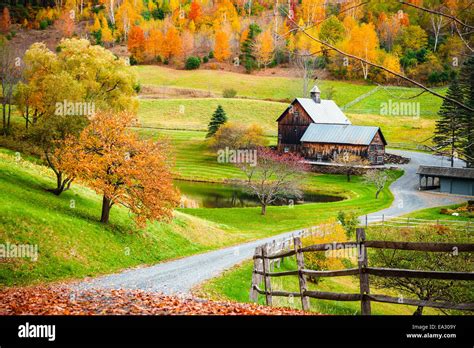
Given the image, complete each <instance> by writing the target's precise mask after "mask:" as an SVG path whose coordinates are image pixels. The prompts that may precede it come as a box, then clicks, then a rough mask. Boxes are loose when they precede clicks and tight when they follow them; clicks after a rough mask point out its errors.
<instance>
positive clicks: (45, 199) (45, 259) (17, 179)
mask: <svg viewBox="0 0 474 348" xmlns="http://www.w3.org/2000/svg"><path fill="white" fill-rule="evenodd" d="M53 186H54V181H53V177H52V175H51V172H50V170H49V169H47V168H46V167H43V166H41V165H36V164H33V163H31V162H29V161H27V160H21V161H16V160H15V157H14V156H13V154H12V153H11V152H9V151H6V150H1V152H0V211H1V214H0V244H5V243H7V242H8V243H10V244H24V243H28V244H37V245H38V248H39V258H38V261H37V262H30V261H29V260H27V259H15V260H14V261H12V262H2V263H1V266H0V285H17V284H27V283H34V282H38V281H41V282H47V281H53V280H59V279H68V278H80V277H85V276H93V275H98V274H102V273H111V272H114V271H117V270H119V269H123V268H126V267H132V266H137V265H141V264H152V263H157V262H161V261H164V260H168V259H172V258H177V257H182V256H186V255H190V254H194V253H197V252H203V251H206V250H211V249H216V248H220V247H223V246H228V245H231V244H235V243H238V242H243V241H245V240H248V239H254V238H255V237H256V235H255V236H252V233H251V232H250V233H247V234H246V235H243V234H239V233H235V232H227V231H225V230H223V229H222V228H220V227H219V226H218V225H217V224H214V223H212V222H209V221H203V220H201V219H199V218H196V217H193V216H190V215H186V214H183V213H180V212H177V213H176V216H175V218H174V220H173V221H172V222H171V223H154V224H151V225H149V226H148V227H147V228H146V229H144V230H138V229H137V228H136V227H135V225H134V223H133V222H132V220H131V217H130V215H129V213H128V210H126V209H125V208H121V207H114V208H113V209H112V211H111V224H110V225H108V226H105V225H103V224H101V223H99V218H100V209H101V198H100V197H98V196H97V195H96V194H95V193H94V192H92V191H91V190H89V189H87V188H85V187H82V186H80V185H79V184H77V183H75V184H73V186H72V189H71V190H70V191H66V192H64V193H63V194H62V195H61V196H59V197H57V196H55V195H53V194H52V193H50V192H47V191H46V189H47V188H51V187H53Z"/></svg>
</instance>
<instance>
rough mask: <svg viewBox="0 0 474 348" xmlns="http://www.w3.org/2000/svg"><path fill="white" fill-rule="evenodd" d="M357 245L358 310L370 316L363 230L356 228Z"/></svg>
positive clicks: (366, 259) (366, 258)
mask: <svg viewBox="0 0 474 348" xmlns="http://www.w3.org/2000/svg"><path fill="white" fill-rule="evenodd" d="M356 236H357V244H358V246H359V247H358V248H357V250H358V255H357V259H358V263H359V275H360V294H361V296H362V298H361V301H360V308H361V312H362V315H370V314H371V310H370V300H369V299H367V297H366V295H368V294H370V286H369V275H368V274H367V273H366V268H367V266H368V257H367V248H366V247H365V230H364V229H363V228H358V229H357V230H356Z"/></svg>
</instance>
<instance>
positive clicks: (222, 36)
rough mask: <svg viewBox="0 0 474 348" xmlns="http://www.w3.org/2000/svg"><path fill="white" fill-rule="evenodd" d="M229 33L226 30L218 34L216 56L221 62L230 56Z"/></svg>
mask: <svg viewBox="0 0 474 348" xmlns="http://www.w3.org/2000/svg"><path fill="white" fill-rule="evenodd" d="M230 54H231V52H230V45H229V35H228V34H227V33H226V32H225V31H219V32H218V33H217V34H216V42H215V46H214V57H216V59H217V60H218V61H219V62H223V61H225V60H227V59H229V57H230Z"/></svg>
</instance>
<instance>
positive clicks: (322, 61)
mask: <svg viewBox="0 0 474 348" xmlns="http://www.w3.org/2000/svg"><path fill="white" fill-rule="evenodd" d="M471 5H472V4H471V3H470V2H469V1H467V0H460V1H454V0H409V1H406V2H404V1H396V0H390V1H380V0H374V1H363V0H346V1H331V0H289V1H288V2H286V1H279V0H255V1H246V0H94V1H88V0H81V1H78V0H77V1H76V0H55V1H1V2H0V9H1V11H2V17H1V22H0V31H1V33H2V34H3V36H4V37H5V38H6V39H7V40H13V39H14V37H15V35H16V34H17V32H18V31H24V30H46V29H48V28H49V27H51V28H55V29H56V30H58V31H59V32H60V33H61V36H62V37H72V36H82V37H84V36H87V38H89V39H91V40H92V41H93V42H94V43H95V44H98V45H102V46H104V47H106V48H110V49H113V48H114V47H116V46H126V47H127V48H128V52H129V55H130V63H131V64H166V65H170V66H174V67H177V68H183V67H186V68H188V69H194V68H198V67H199V66H200V64H201V63H209V64H208V67H209V68H211V69H213V68H214V69H215V68H217V67H219V66H221V65H223V64H224V65H225V64H227V66H229V67H232V66H239V67H243V69H244V70H245V71H246V72H248V73H250V72H252V71H254V70H257V69H266V68H268V67H276V66H280V67H297V68H299V69H298V70H299V71H301V74H302V75H303V77H304V75H305V74H308V73H310V72H311V70H314V69H325V70H326V71H327V72H328V73H329V74H330V76H332V78H335V79H368V80H371V81H375V82H378V83H399V82H403V81H399V79H398V78H397V77H396V76H394V75H392V74H390V73H388V72H387V71H384V70H382V69H379V68H377V67H374V66H371V65H368V64H365V63H363V62H361V61H358V60H356V59H353V58H349V57H347V56H345V55H342V54H340V53H338V52H337V50H335V49H331V48H330V47H328V46H327V45H326V44H329V45H332V46H333V47H335V48H337V49H338V50H341V51H343V52H345V53H348V54H350V55H354V56H357V57H360V58H363V59H365V60H367V61H369V62H372V63H374V64H377V65H381V66H383V67H386V68H388V69H390V70H391V71H395V72H397V73H401V74H403V75H406V76H408V77H409V78H412V79H415V80H417V81H420V82H422V83H425V84H429V85H443V84H446V83H447V82H448V81H450V80H451V79H452V78H453V77H454V76H455V75H456V72H457V70H458V68H459V67H460V66H461V65H462V63H463V61H464V60H465V59H466V57H467V56H468V54H469V53H471V52H472V49H471V47H472V45H473V43H472V38H471V35H470V32H471V31H472V27H471V26H469V25H467V24H465V23H470V22H472V19H473V14H474V11H472V8H471ZM79 28H80V29H81V30H79ZM301 29H304V31H302V30H301ZM315 39H316V40H317V41H316V40H315ZM308 71H309V72H308Z"/></svg>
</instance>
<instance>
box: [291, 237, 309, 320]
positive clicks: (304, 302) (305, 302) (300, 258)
mask: <svg viewBox="0 0 474 348" xmlns="http://www.w3.org/2000/svg"><path fill="white" fill-rule="evenodd" d="M293 243H294V245H295V252H296V264H297V265H298V278H299V283H300V294H301V306H302V307H303V310H304V311H309V297H308V296H305V295H304V294H305V292H306V290H307V288H306V275H304V274H303V273H301V271H302V270H303V269H304V255H303V252H302V251H301V249H302V248H303V244H302V243H301V239H300V238H298V237H297V238H295V239H294V241H293Z"/></svg>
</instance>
